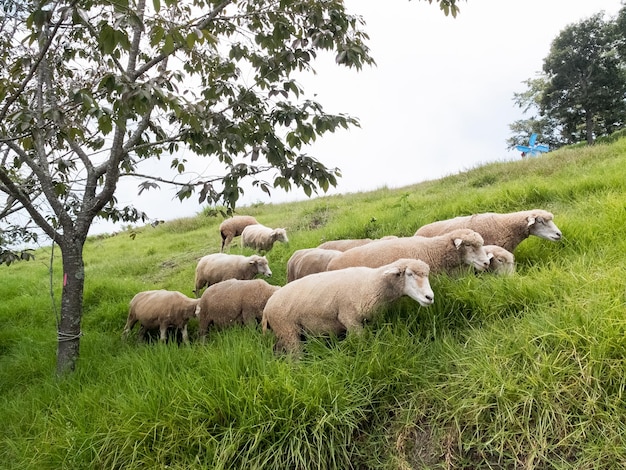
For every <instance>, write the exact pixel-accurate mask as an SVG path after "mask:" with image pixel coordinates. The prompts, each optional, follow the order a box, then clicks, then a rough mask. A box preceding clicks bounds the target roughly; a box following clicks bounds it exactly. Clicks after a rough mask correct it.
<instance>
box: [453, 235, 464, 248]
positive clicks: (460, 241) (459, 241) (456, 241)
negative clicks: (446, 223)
mask: <svg viewBox="0 0 626 470" xmlns="http://www.w3.org/2000/svg"><path fill="white" fill-rule="evenodd" d="M462 244H463V239H462V238H455V239H454V246H456V249H457V250H458V249H459V248H461V245H462Z"/></svg>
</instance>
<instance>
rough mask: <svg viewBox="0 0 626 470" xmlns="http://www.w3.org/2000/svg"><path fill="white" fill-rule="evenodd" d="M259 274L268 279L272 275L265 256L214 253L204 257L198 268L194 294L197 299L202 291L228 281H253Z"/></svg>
mask: <svg viewBox="0 0 626 470" xmlns="http://www.w3.org/2000/svg"><path fill="white" fill-rule="evenodd" d="M257 274H263V275H264V276H266V277H270V276H271V275H272V270H271V269H270V267H269V264H268V262H267V258H266V257H265V256H259V255H252V256H243V255H231V254H227V253H212V254H210V255H206V256H203V257H202V258H200V260H199V261H198V265H197V266H196V282H195V289H194V293H195V294H196V297H197V296H198V294H199V293H200V289H202V288H203V287H204V286H210V285H211V284H216V283H218V282H222V281H225V280H226V279H244V280H249V279H253V278H254V277H255V276H256V275H257Z"/></svg>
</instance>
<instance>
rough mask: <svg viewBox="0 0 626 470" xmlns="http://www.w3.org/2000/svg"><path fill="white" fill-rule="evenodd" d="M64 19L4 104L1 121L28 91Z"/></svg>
mask: <svg viewBox="0 0 626 470" xmlns="http://www.w3.org/2000/svg"><path fill="white" fill-rule="evenodd" d="M78 1H79V0H72V2H71V3H70V5H69V7H70V8H72V7H74V6H75V5H76V4H77V3H78ZM64 19H65V14H63V15H62V16H61V18H59V21H58V22H57V24H56V25H55V26H54V29H53V30H52V34H50V37H49V38H48V40H47V41H46V42H45V44H44V45H43V47H42V49H41V51H40V52H39V56H38V57H37V59H36V60H35V63H34V64H33V65H32V66H31V68H30V70H29V71H28V74H27V75H26V77H25V78H24V80H23V81H22V84H21V85H20V86H19V88H18V89H17V90H16V91H15V93H13V95H11V96H9V97H8V98H7V101H6V103H5V104H4V106H3V107H2V109H1V110H0V121H3V120H4V118H5V117H6V115H7V113H8V112H9V108H10V107H11V105H12V104H13V103H15V101H17V99H18V98H19V97H20V95H21V94H22V93H23V92H24V90H25V89H26V85H28V83H29V82H30V81H31V79H32V78H33V76H34V75H35V72H36V71H37V69H38V68H39V64H40V63H41V61H42V60H43V59H44V57H45V56H46V54H47V53H48V49H50V46H51V45H52V40H53V39H54V37H55V36H56V33H57V31H58V30H59V28H60V27H61V24H62V23H63V21H64Z"/></svg>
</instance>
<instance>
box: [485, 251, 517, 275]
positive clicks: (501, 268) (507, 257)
mask: <svg viewBox="0 0 626 470" xmlns="http://www.w3.org/2000/svg"><path fill="white" fill-rule="evenodd" d="M485 252H486V253H487V256H488V257H489V268H487V271H490V272H493V273H495V274H499V275H507V274H513V273H514V272H515V256H513V253H511V252H510V251H507V250H505V249H504V248H502V247H501V246H498V245H485Z"/></svg>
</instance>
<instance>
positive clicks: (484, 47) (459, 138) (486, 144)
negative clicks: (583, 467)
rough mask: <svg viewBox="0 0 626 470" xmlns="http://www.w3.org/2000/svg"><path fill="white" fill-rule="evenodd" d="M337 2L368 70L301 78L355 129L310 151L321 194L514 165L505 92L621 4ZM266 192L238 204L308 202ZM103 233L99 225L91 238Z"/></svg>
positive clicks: (158, 200)
mask: <svg viewBox="0 0 626 470" xmlns="http://www.w3.org/2000/svg"><path fill="white" fill-rule="evenodd" d="M345 4H346V8H347V10H348V11H349V12H351V13H353V14H359V15H362V16H363V17H364V19H365V21H366V26H365V28H364V29H365V30H366V31H367V32H368V34H369V36H370V41H369V43H368V44H369V46H370V49H371V54H372V56H373V57H374V59H375V60H376V63H377V66H375V67H372V68H369V67H366V68H364V69H363V70H361V71H360V72H356V71H352V70H348V69H345V68H343V67H339V66H337V65H335V64H334V60H333V58H332V57H327V56H325V57H320V58H319V59H321V60H319V61H318V62H317V63H316V65H315V68H316V70H317V72H318V73H317V74H316V75H312V76H304V77H302V78H301V79H300V83H301V84H302V86H303V87H304V90H305V92H306V94H307V96H309V97H313V95H314V94H316V96H315V99H316V100H317V101H319V102H320V103H321V104H322V105H323V106H324V109H325V111H327V112H332V113H346V114H349V115H351V116H354V117H357V118H358V119H359V120H360V123H361V128H351V130H349V131H346V130H340V131H338V132H336V133H335V134H327V135H326V136H324V137H322V138H321V139H318V141H317V142H316V143H315V145H314V146H313V147H312V148H311V149H310V150H308V151H307V153H309V154H310V155H312V156H314V157H315V158H317V159H318V160H320V161H321V162H323V163H324V164H325V165H326V166H328V167H339V168H340V169H341V170H342V175H343V176H342V178H341V179H340V180H339V184H338V186H337V188H333V189H332V190H331V191H329V194H335V193H349V192H359V191H369V190H374V189H378V188H381V187H383V186H387V187H390V188H396V187H402V186H406V185H410V184H414V183H418V182H421V181H424V180H432V179H437V178H439V177H443V176H446V175H450V174H455V173H458V172H461V171H465V170H468V169H470V168H474V167H476V166H478V165H480V164H483V163H488V162H493V161H505V160H512V159H518V158H520V154H519V152H517V151H507V149H506V139H507V138H508V137H510V135H511V133H510V130H509V124H511V123H512V122H514V121H515V120H517V119H522V118H524V117H525V116H524V115H522V113H521V110H520V109H518V108H517V107H516V106H515V105H514V103H513V94H514V93H516V92H521V91H524V90H525V85H524V84H523V83H522V82H523V81H524V80H526V79H528V78H532V77H534V76H535V74H536V72H538V71H540V70H541V68H542V64H543V59H544V58H545V57H546V56H547V54H548V52H549V50H550V44H551V42H552V40H553V39H554V38H555V37H556V36H557V35H558V34H559V32H560V31H561V30H563V28H564V27H565V26H567V25H569V24H572V23H576V22H578V21H580V20H582V19H585V18H588V17H590V16H591V15H593V14H595V13H598V12H600V11H605V12H606V14H607V16H613V15H615V14H616V13H617V12H618V11H619V9H620V8H621V4H620V0H469V1H461V2H460V8H461V12H460V14H459V15H458V16H457V17H456V18H452V17H451V16H449V17H446V16H444V14H443V12H441V11H440V10H439V6H438V5H437V4H435V3H434V2H433V4H432V5H430V4H429V3H428V2H427V1H426V0H413V1H408V0H387V1H386V2H381V1H379V0H345ZM187 158H188V159H191V158H192V157H191V156H190V155H187ZM202 165H203V168H207V170H209V171H210V170H211V165H210V164H208V163H203V164H202ZM165 168H167V165H166V166H165ZM272 193H273V197H272V198H271V199H270V198H269V197H268V196H267V195H265V193H263V192H261V191H257V190H252V189H248V190H246V194H245V196H244V198H243V200H240V204H251V203H255V202H268V203H269V202H284V201H293V200H302V199H306V196H305V195H304V193H303V192H302V191H301V190H297V189H296V190H293V191H292V192H291V193H284V192H282V191H280V190H274V191H273V192H272ZM136 195H137V182H130V181H129V182H127V183H124V184H122V185H121V186H120V191H119V192H118V194H117V196H118V199H119V202H120V203H121V204H134V205H135V206H136V207H137V208H138V209H140V210H143V211H144V212H147V213H148V215H149V216H150V218H151V219H164V220H171V219H176V218H180V217H187V216H193V215H195V214H197V213H199V212H200V211H201V210H202V207H203V206H201V205H199V204H198V202H197V197H192V198H191V199H188V200H185V201H183V202H182V203H181V202H179V201H178V200H177V199H174V198H173V195H174V192H173V190H171V189H169V188H167V187H165V186H164V185H162V188H161V190H158V191H154V190H151V191H148V192H144V193H143V194H142V195H141V196H139V197H137V196H136ZM321 195H323V193H321ZM111 230H112V228H111V226H110V225H108V224H104V223H98V224H97V225H96V226H95V227H94V228H93V230H92V232H93V233H96V232H102V231H111Z"/></svg>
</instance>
